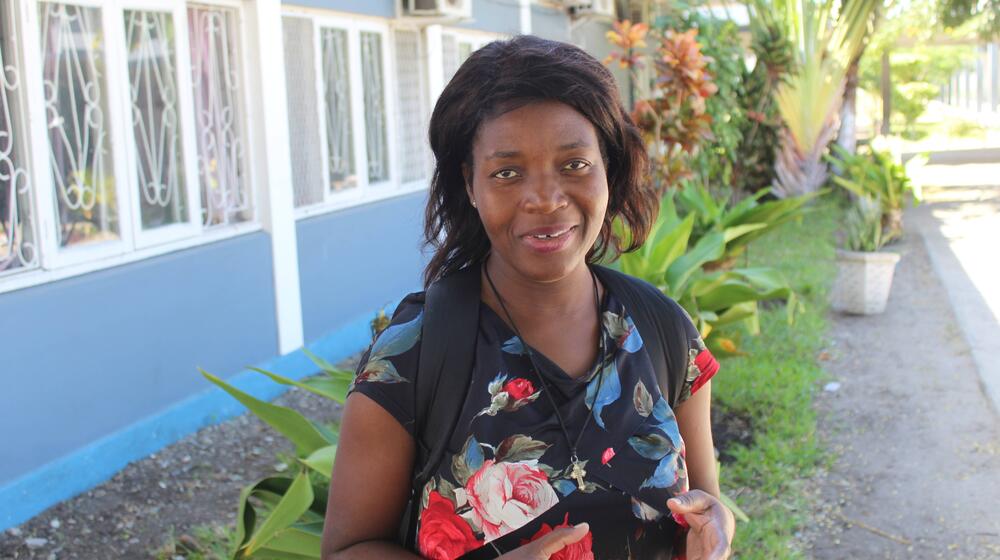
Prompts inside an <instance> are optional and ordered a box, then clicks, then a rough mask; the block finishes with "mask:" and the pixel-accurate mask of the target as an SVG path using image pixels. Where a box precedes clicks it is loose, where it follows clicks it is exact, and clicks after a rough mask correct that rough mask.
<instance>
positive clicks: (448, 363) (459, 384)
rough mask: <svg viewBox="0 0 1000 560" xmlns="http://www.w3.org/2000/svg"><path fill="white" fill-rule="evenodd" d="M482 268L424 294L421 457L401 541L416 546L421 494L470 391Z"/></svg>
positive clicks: (418, 415)
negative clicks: (414, 541)
mask: <svg viewBox="0 0 1000 560" xmlns="http://www.w3.org/2000/svg"><path fill="white" fill-rule="evenodd" d="M480 287H481V283H480V270H479V267H478V266H471V267H468V268H465V269H462V270H460V271H458V272H456V273H454V274H451V275H449V276H447V277H445V278H442V279H440V280H438V281H437V282H434V283H433V284H431V286H430V287H429V288H428V289H427V292H426V294H425V296H424V318H423V321H422V327H421V333H420V358H419V363H418V366H417V375H416V378H415V380H414V385H415V388H414V394H415V398H416V402H415V403H414V408H413V410H414V416H415V423H414V429H413V433H414V439H415V440H416V447H417V449H416V459H415V461H414V470H413V472H414V475H413V485H412V492H411V494H410V504H409V505H408V507H407V511H406V512H404V516H403V520H402V524H401V526H400V541H401V542H403V543H404V544H405V545H406V546H407V547H409V548H412V547H413V544H414V543H413V539H414V538H415V536H416V535H415V531H414V530H413V528H414V527H415V526H416V522H417V519H418V518H419V516H420V505H421V504H420V501H421V498H422V496H421V491H422V489H423V487H424V484H426V483H427V481H428V480H430V478H431V477H432V476H434V473H435V472H437V469H438V467H439V466H440V464H441V459H442V458H443V457H444V453H445V450H446V449H447V447H448V442H449V440H450V439H451V434H452V433H454V431H455V427H456V426H457V424H458V419H459V416H460V415H461V412H462V404H463V403H464V402H465V396H466V394H468V392H469V384H470V382H471V380H472V368H473V365H474V362H475V351H476V333H477V332H478V331H479V303H480Z"/></svg>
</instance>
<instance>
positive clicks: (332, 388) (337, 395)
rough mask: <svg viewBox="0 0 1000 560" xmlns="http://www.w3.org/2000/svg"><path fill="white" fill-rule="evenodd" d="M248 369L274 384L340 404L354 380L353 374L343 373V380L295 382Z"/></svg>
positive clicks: (255, 369)
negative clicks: (298, 389) (304, 391)
mask: <svg viewBox="0 0 1000 560" xmlns="http://www.w3.org/2000/svg"><path fill="white" fill-rule="evenodd" d="M250 369H252V370H253V371H256V372H257V373H263V374H264V375H266V376H268V377H270V378H271V380H273V381H274V382H276V383H280V384H282V385H288V386H292V387H298V388H300V389H305V390H306V391H309V392H310V393H312V394H314V395H319V396H321V397H324V398H327V399H330V400H331V401H334V402H337V403H340V404H344V400H345V399H346V398H347V388H348V387H349V386H350V385H351V381H352V380H353V379H354V374H353V373H351V372H343V373H346V377H344V378H338V379H334V378H332V376H330V375H324V376H317V377H312V378H309V379H307V380H305V381H295V380H294V379H289V378H287V377H284V376H282V375H278V374H277V373H273V372H270V371H267V370H264V369H260V368H257V367H251V368H250Z"/></svg>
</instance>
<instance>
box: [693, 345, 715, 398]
mask: <svg viewBox="0 0 1000 560" xmlns="http://www.w3.org/2000/svg"><path fill="white" fill-rule="evenodd" d="M694 365H695V366H696V367H697V368H698V371H700V372H701V375H699V376H698V378H697V379H695V380H694V383H692V384H691V393H692V394H693V393H694V392H695V391H697V390H698V389H700V388H701V386H702V385H704V384H705V383H706V382H708V380H709V379H711V378H712V376H713V375H715V372H717V371H719V362H718V361H717V360H716V359H715V356H713V355H712V353H711V352H709V351H708V349H705V350H702V351H701V352H699V353H698V355H697V356H695V358H694Z"/></svg>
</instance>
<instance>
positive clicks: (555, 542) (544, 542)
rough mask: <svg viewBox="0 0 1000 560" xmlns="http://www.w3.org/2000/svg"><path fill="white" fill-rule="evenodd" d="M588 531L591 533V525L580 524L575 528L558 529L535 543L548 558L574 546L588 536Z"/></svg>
mask: <svg viewBox="0 0 1000 560" xmlns="http://www.w3.org/2000/svg"><path fill="white" fill-rule="evenodd" d="M588 531H590V525H588V524H587V523H578V524H577V525H575V526H573V527H563V528H560V529H556V530H555V531H552V532H551V533H549V534H548V535H545V536H544V537H542V538H540V539H538V540H537V541H535V542H536V543H538V545H539V547H540V550H541V552H542V554H543V555H545V557H546V558H548V557H549V556H551V555H553V554H555V553H557V552H559V551H560V550H562V549H563V548H565V547H566V545H570V544H573V543H575V542H576V541H578V540H580V539H582V538H583V537H585V536H587V532H588Z"/></svg>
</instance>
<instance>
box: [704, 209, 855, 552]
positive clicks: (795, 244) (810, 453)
mask: <svg viewBox="0 0 1000 560" xmlns="http://www.w3.org/2000/svg"><path fill="white" fill-rule="evenodd" d="M838 215H839V210H838V209H837V207H836V205H835V204H834V203H832V201H826V202H824V203H821V204H819V205H817V209H816V210H815V211H813V212H812V213H810V214H808V215H807V216H806V217H805V218H804V219H803V220H801V221H800V222H792V223H789V224H786V225H785V226H783V227H782V228H781V229H780V230H778V231H776V232H775V233H774V235H772V236H768V237H765V238H763V239H761V240H760V241H758V242H756V244H755V245H753V246H752V247H751V251H750V264H751V266H774V267H777V268H779V269H780V270H781V271H782V272H783V273H784V274H785V275H786V277H787V278H788V279H789V281H790V282H791V284H792V286H793V287H794V289H795V290H797V291H798V293H799V294H800V295H801V296H802V298H803V302H804V304H805V311H804V312H803V313H802V314H800V315H798V316H797V318H796V320H795V323H794V324H792V325H788V323H787V321H786V318H785V310H784V308H773V309H768V310H766V311H764V312H763V313H762V316H761V336H759V337H747V338H745V339H744V341H745V342H744V350H746V351H747V352H748V354H749V355H748V356H744V357H738V358H732V359H728V360H726V361H725V362H724V363H723V365H722V370H720V373H719V376H718V377H716V378H715V381H714V383H713V396H714V397H715V404H716V406H719V407H721V408H722V409H723V410H725V411H727V412H729V413H734V414H739V415H743V416H746V417H749V418H750V423H751V425H752V426H753V441H752V443H750V444H749V446H742V445H736V446H735V448H734V449H728V450H727V452H728V453H729V454H730V455H732V456H733V457H734V460H733V461H732V462H730V463H727V464H726V465H724V466H723V468H722V485H723V489H724V491H725V492H726V493H728V494H729V495H730V496H734V497H735V498H736V501H737V503H738V504H739V505H740V506H741V507H742V508H743V509H744V510H745V511H746V512H747V514H748V515H749V516H750V518H751V520H750V522H749V523H746V524H741V525H740V526H739V527H738V528H737V534H736V541H735V542H734V551H735V553H736V555H738V557H739V558H741V559H743V558H754V559H758V558H759V559H768V560H771V559H775V558H802V557H804V555H803V553H802V552H801V551H797V550H795V549H794V545H793V536H794V534H795V532H796V530H797V529H798V527H800V526H801V524H802V523H803V522H804V521H805V517H804V516H805V511H806V507H805V506H806V503H805V497H804V494H803V493H802V492H801V491H800V489H801V486H802V484H804V482H803V479H805V478H807V477H808V476H810V474H812V472H813V471H814V469H815V468H816V466H817V465H819V464H820V463H821V462H823V461H825V460H826V459H827V458H826V457H825V455H824V453H823V451H822V450H821V449H820V448H819V447H818V444H817V442H816V414H815V412H814V411H813V408H812V399H813V396H814V395H815V393H816V390H817V386H818V382H819V381H820V380H821V379H822V378H823V375H824V374H823V371H822V369H821V368H820V366H819V364H818V361H817V355H818V354H819V353H820V351H821V350H822V349H823V347H824V344H825V342H826V331H827V327H828V323H827V319H826V310H827V307H828V304H827V292H828V290H829V287H830V282H831V281H832V279H833V276H834V274H835V270H836V264H835V262H834V254H835V253H834V231H835V229H836V227H837V216H838Z"/></svg>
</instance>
